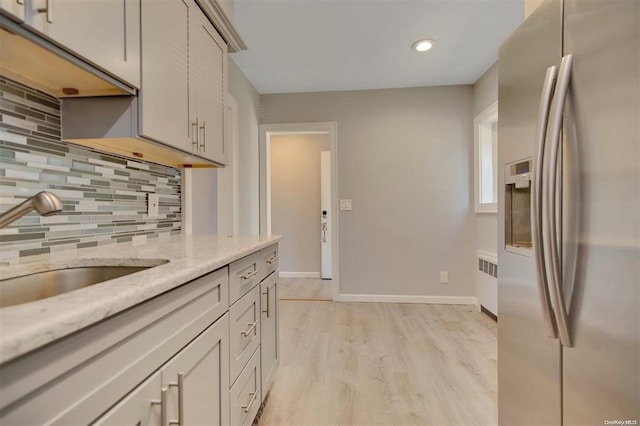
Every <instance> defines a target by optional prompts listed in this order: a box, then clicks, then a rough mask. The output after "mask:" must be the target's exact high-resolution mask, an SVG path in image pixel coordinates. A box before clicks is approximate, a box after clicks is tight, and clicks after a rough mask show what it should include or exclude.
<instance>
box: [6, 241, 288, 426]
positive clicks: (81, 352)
mask: <svg viewBox="0 0 640 426" xmlns="http://www.w3.org/2000/svg"><path fill="white" fill-rule="evenodd" d="M269 249H270V250H274V246H271V247H269ZM275 250H276V251H277V246H275ZM259 253H260V252H256V253H253V254H250V255H249V256H247V257H245V258H242V259H239V260H238V261H236V262H233V263H231V264H230V265H229V266H228V267H226V266H225V267H223V268H220V269H218V270H216V271H213V272H210V273H208V274H205V275H203V276H201V277H200V278H197V279H194V280H192V281H190V282H188V283H185V284H184V285H182V286H179V287H176V288H174V289H173V290H171V291H168V292H166V293H164V294H161V295H159V296H157V297H154V298H152V299H150V300H147V301H146V302H144V303H141V304H139V305H137V306H135V307H132V308H130V309H128V310H126V311H123V312H121V313H119V314H116V315H114V316H113V317H110V318H108V319H106V320H104V321H102V322H100V323H97V324H95V325H93V326H91V327H87V328H85V329H83V330H80V331H78V332H76V333H74V334H73V335H70V336H68V337H65V338H62V339H60V340H59V341H56V342H52V343H51V344H49V345H46V346H44V347H42V348H40V349H38V350H36V351H33V352H31V353H29V354H25V355H24V356H22V357H20V358H18V359H16V360H13V361H10V362H8V363H5V364H2V365H0V377H2V380H0V424H1V425H3V426H10V425H20V426H22V425H35V424H47V425H65V426H66V425H81V424H98V425H113V426H121V425H138V426H166V425H171V424H174V425H175V424H179V425H183V426H187V425H234V426H236V425H251V424H252V423H253V421H254V419H255V417H256V415H257V413H258V411H259V409H260V406H261V405H262V403H263V401H264V399H265V397H266V395H267V392H268V391H269V387H270V386H271V383H272V381H273V377H274V374H275V371H276V369H277V367H278V362H279V358H280V347H279V334H278V270H277V255H274V254H273V253H271V254H270V255H269V256H266V255H265V256H260V255H258V254H259ZM267 254H268V253H267ZM264 259H266V260H264ZM267 260H271V264H272V265H273V267H275V268H276V269H275V270H274V271H273V272H271V273H270V274H269V275H268V276H266V277H265V274H266V272H265V271H268V269H267V266H265V264H263V263H264V262H266V261H267ZM245 270H248V272H247V271H245ZM235 272H237V275H238V277H236V276H235V275H236V274H235ZM247 275H251V277H247V279H244V280H243V279H242V276H247ZM230 276H231V279H230ZM254 276H257V277H258V278H257V280H253V277H254ZM236 278H237V279H236ZM262 278H264V279H262ZM259 280H261V282H260V281H259ZM230 282H231V283H233V285H234V286H235V288H234V289H232V291H230V289H229V286H230ZM247 282H253V283H255V284H254V285H253V286H252V287H250V288H248V289H246V287H247V286H248V285H250V284H247ZM245 290H246V293H244V294H243V295H242V296H241V297H239V298H238V299H236V300H235V301H234V302H233V303H232V304H231V306H230V305H229V298H230V294H231V293H233V294H236V295H238V294H241V293H243V292H245ZM232 300H233V299H232Z"/></svg>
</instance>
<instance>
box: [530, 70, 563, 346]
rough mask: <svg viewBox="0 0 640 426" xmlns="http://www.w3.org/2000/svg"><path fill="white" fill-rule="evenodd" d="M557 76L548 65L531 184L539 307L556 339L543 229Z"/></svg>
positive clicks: (541, 97) (552, 335)
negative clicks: (547, 152)
mask: <svg viewBox="0 0 640 426" xmlns="http://www.w3.org/2000/svg"><path fill="white" fill-rule="evenodd" d="M557 75H558V67H556V66H555V65H554V66H551V67H549V68H547V73H546V75H545V77H544V83H543V85H542V93H541V95H540V106H539V108H538V125H537V128H536V129H537V130H536V148H537V149H536V157H535V171H534V174H533V179H534V184H533V187H532V192H533V200H532V201H533V203H532V213H533V220H532V225H533V230H532V236H533V249H534V250H535V260H536V270H537V273H538V280H537V283H538V294H539V296H540V306H541V307H542V316H543V318H544V323H545V327H546V329H547V336H549V337H552V338H554V339H556V338H558V331H557V326H556V320H555V318H554V316H553V311H552V307H551V299H550V297H549V292H550V289H549V280H548V278H547V267H546V264H545V259H544V247H543V228H542V226H543V222H542V197H543V195H542V194H543V192H544V186H543V179H542V177H543V169H544V167H543V164H544V149H545V142H546V139H547V124H548V122H549V109H550V107H551V100H552V99H553V89H554V87H555V85H556V78H557Z"/></svg>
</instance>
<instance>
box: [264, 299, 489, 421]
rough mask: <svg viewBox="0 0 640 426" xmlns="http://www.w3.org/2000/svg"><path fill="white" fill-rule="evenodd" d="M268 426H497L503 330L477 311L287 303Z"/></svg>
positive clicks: (268, 405) (284, 303) (267, 408)
mask: <svg viewBox="0 0 640 426" xmlns="http://www.w3.org/2000/svg"><path fill="white" fill-rule="evenodd" d="M280 314H281V316H280V342H281V358H280V367H279V370H278V372H277V373H276V375H275V380H274V383H273V386H272V388H271V390H270V392H269V397H268V400H267V401H266V405H265V407H264V412H263V413H262V416H261V418H260V421H259V423H258V424H259V425H263V426H264V425H367V426H369V425H438V426H440V425H442V426H444V425H463V426H470V425H495V424H497V371H496V369H497V367H496V360H497V348H496V336H497V326H496V323H495V322H493V320H491V319H489V318H487V317H486V316H484V315H483V314H481V313H479V312H477V311H476V309H475V307H473V306H454V305H418V304H391V303H343V302H342V303H341V302H306V301H286V300H283V301H282V302H281V303H280Z"/></svg>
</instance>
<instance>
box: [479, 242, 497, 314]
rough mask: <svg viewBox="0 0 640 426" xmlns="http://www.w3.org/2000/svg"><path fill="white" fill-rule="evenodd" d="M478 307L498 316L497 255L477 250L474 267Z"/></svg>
mask: <svg viewBox="0 0 640 426" xmlns="http://www.w3.org/2000/svg"><path fill="white" fill-rule="evenodd" d="M476 295H477V296H478V307H479V308H480V309H481V310H482V308H484V310H485V311H488V313H490V314H493V315H494V316H496V317H497V316H498V256H497V255H496V254H495V253H490V252H487V251H482V250H478V251H477V268H476Z"/></svg>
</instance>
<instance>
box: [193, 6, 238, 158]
mask: <svg viewBox="0 0 640 426" xmlns="http://www.w3.org/2000/svg"><path fill="white" fill-rule="evenodd" d="M195 12H196V16H195V17H194V19H193V20H192V22H195V23H196V25H194V26H192V27H191V28H190V29H189V31H190V33H189V34H190V36H191V37H193V39H194V40H195V44H194V46H193V49H192V52H193V54H192V58H194V61H195V63H194V66H193V67H192V73H191V78H192V80H193V87H194V88H195V99H196V115H197V118H196V119H197V121H198V151H197V154H198V155H201V156H203V157H206V158H208V159H210V160H213V161H216V162H218V163H221V164H226V162H227V156H228V152H227V151H228V150H227V148H226V147H225V141H224V114H225V105H224V93H225V92H226V74H227V62H226V60H227V59H226V58H227V45H226V43H225V42H224V40H222V38H221V37H220V36H219V35H218V33H217V32H216V30H215V29H214V28H213V25H211V22H209V20H208V19H207V18H206V16H205V15H204V14H203V13H202V12H201V11H199V10H195ZM192 118H193V117H192Z"/></svg>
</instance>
